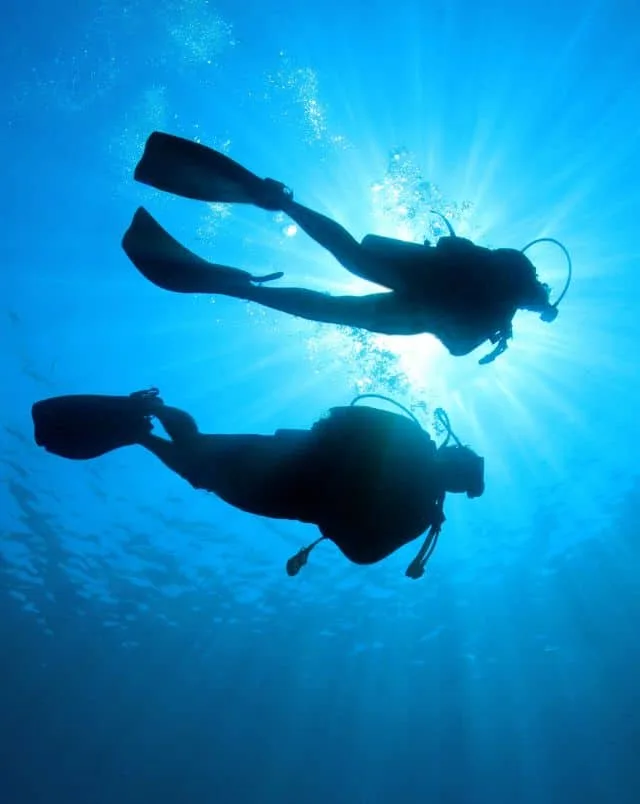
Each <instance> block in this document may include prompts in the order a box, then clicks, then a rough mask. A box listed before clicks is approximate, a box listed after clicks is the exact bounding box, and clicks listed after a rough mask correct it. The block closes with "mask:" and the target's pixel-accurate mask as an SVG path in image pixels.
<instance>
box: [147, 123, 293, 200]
mask: <svg viewBox="0 0 640 804" xmlns="http://www.w3.org/2000/svg"><path fill="white" fill-rule="evenodd" d="M134 178H135V179H136V181H139V182H142V183H143V184H148V185H150V186H151V187H155V188H156V189H157V190H163V191H164V192H168V193H173V194H174V195H179V196H182V197H183V198H193V199H195V200H196V201H208V202H216V201H218V202H222V203H233V204H253V205H255V206H258V207H262V208H263V209H272V210H280V209H282V208H283V204H284V203H286V200H287V199H290V198H291V197H292V196H291V193H290V191H288V190H286V188H285V186H284V184H281V183H280V182H276V181H274V180H273V179H261V178H260V177H259V176H256V174H255V173H252V172H251V171H250V170H247V168H245V167H243V166H242V165H240V164H238V162H235V161H234V160H233V159H231V158H230V157H228V156H226V154H223V153H220V151H216V150H214V149H213V148H208V147H207V146H206V145H202V144H201V143H199V142H194V141H193V140H186V139H183V138H182V137H176V136H175V135H173V134H165V133H164V132H162V131H154V132H153V133H152V134H151V135H150V136H149V138H148V139H147V142H146V145H145V148H144V153H143V154H142V158H141V159H140V161H139V163H138V165H137V167H136V169H135V172H134Z"/></svg>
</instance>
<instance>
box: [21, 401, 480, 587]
mask: <svg viewBox="0 0 640 804" xmlns="http://www.w3.org/2000/svg"><path fill="white" fill-rule="evenodd" d="M365 396H375V395H365ZM363 398H364V397H356V399H355V400H353V402H352V403H351V404H350V405H348V406H343V407H334V408H331V409H330V410H329V412H328V414H327V415H326V416H324V417H322V418H320V419H319V420H318V421H316V422H315V424H313V426H312V427H311V428H309V429H307V430H302V429H298V430H277V431H276V432H275V433H274V434H273V435H216V434H205V433H201V432H200V431H199V429H198V426H197V424H196V422H195V421H194V419H193V418H192V417H191V416H190V415H189V414H188V413H186V412H185V411H182V410H180V409H178V408H175V407H170V406H168V405H165V404H164V402H163V401H162V400H161V399H160V397H159V395H158V391H157V389H150V390H148V391H138V392H135V393H133V394H130V395H129V396H100V395H74V396H59V397H52V398H49V399H44V400H42V401H39V402H36V403H35V404H34V405H33V407H32V418H33V423H34V437H35V441H36V443H37V444H38V445H39V446H42V447H44V448H45V449H46V450H47V451H49V452H51V453H54V454H56V455H59V456H62V457H65V458H69V459H74V460H89V459H92V458H97V457H98V456H101V455H104V454H106V453H107V452H110V451H112V450H115V449H119V448H121V447H126V446H133V445H139V446H141V447H143V448H144V449H146V450H148V451H149V452H151V453H152V454H153V455H155V456H156V457H157V458H159V459H160V461H162V463H163V464H164V465H165V466H166V467H168V468H169V469H171V470H172V471H173V472H175V473H177V474H178V475H179V476H180V477H182V478H184V479H185V480H186V481H187V482H188V483H190V484H191V485H192V486H193V487H194V488H196V489H205V490H206V491H209V492H212V493H213V494H215V495H217V496H218V497H219V498H221V499H222V500H224V501H225V502H227V503H228V504H229V505H232V506H235V507H236V508H238V509H240V510H242V511H245V512H247V513H250V514H254V515H257V516H263V517H271V518H274V519H289V520H298V521H300V522H304V523H309V524H313V525H315V526H316V527H317V528H318V530H319V531H320V537H319V538H318V539H317V540H316V541H315V542H314V543H313V544H311V545H309V546H308V547H305V548H303V549H302V550H300V551H299V552H298V553H297V554H296V555H295V556H293V557H292V558H291V559H289V561H288V562H287V567H286V569H287V573H288V574H289V575H296V574H297V573H298V572H299V570H300V569H301V567H302V566H303V565H304V564H306V562H307V559H308V557H309V553H310V552H311V550H312V549H313V548H314V547H315V546H316V545H317V544H318V543H319V542H321V541H323V540H325V539H328V540H330V541H332V542H333V543H334V544H335V545H337V547H338V548H339V549H340V550H341V551H342V553H343V554H344V555H345V556H346V557H347V558H348V559H349V560H350V561H352V562H354V563H356V564H373V563H376V562H378V561H381V560H382V559H384V558H386V557H387V556H389V555H390V554H391V553H393V552H394V551H396V550H398V549H399V548H400V547H402V546H403V545H405V544H408V543H409V542H411V541H413V540H414V539H416V538H417V537H419V536H420V535H422V534H423V533H425V531H426V532H427V535H426V538H425V541H424V543H423V545H422V547H421V548H420V550H419V552H418V554H417V556H416V557H415V558H414V559H413V561H412V562H411V564H410V565H409V567H408V569H407V572H406V574H407V576H408V577H410V578H419V577H420V576H421V575H422V574H423V572H424V566H425V564H426V562H427V560H428V558H429V557H430V555H431V554H432V553H433V550H434V549H435V546H436V543H437V539H438V535H439V533H440V530H441V528H442V525H443V523H444V521H445V516H444V508H443V506H444V500H445V495H446V494H447V492H449V493H466V494H467V496H468V497H470V498H474V497H479V496H480V495H482V494H483V492H484V459H483V458H481V457H480V456H478V455H477V454H476V453H475V452H473V451H472V450H471V449H469V448H468V447H466V446H463V445H462V444H460V442H459V441H458V439H457V438H456V436H455V435H454V434H453V432H452V431H451V427H450V425H449V421H448V418H447V416H446V414H445V413H444V411H442V410H440V409H439V410H438V411H437V414H438V417H439V419H440V421H441V422H442V423H443V424H444V425H445V427H446V430H447V438H446V440H445V441H444V442H443V443H442V444H441V445H440V446H439V447H437V446H436V444H435V442H434V441H433V439H432V438H431V437H430V436H429V435H428V433H427V432H426V431H425V430H424V429H423V428H422V427H421V426H420V424H419V422H418V421H417V419H415V417H413V414H411V413H410V411H407V410H406V408H403V411H404V412H403V413H402V414H398V413H392V412H389V411H387V410H381V409H379V408H375V407H370V406H362V405H357V404H356V403H357V402H359V401H361V400H362V399H363ZM390 401H392V400H390ZM396 404H397V403H396ZM400 407H402V406H400ZM405 414H408V416H407V415H405ZM153 418H155V419H157V420H158V421H159V422H160V423H161V425H162V426H163V428H164V430H165V432H166V433H167V435H168V436H169V438H168V439H167V438H164V437H162V436H159V435H156V434H155V433H154V432H153V421H152V419H153ZM452 438H453V440H454V442H455V443H454V444H453V445H450V444H449V441H450V440H451V439H452Z"/></svg>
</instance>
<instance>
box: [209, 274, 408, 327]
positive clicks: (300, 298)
mask: <svg viewBox="0 0 640 804" xmlns="http://www.w3.org/2000/svg"><path fill="white" fill-rule="evenodd" d="M224 295H226V296H234V297H236V298H240V299H244V300H246V301H252V302H256V303H257V304H260V305H262V306H263V307H269V308H270V309H271V310H278V311H279V312H281V313H287V314H289V315H293V316H297V317H298V318H304V319H306V320H307V321H317V322H318V323H321V324H337V325H338V326H343V327H354V328H356V329H366V330H368V331H369V332H380V333H383V334H388V335H408V334H415V333H416V332H424V330H423V329H415V328H414V327H413V325H412V322H411V321H410V320H409V318H407V316H406V315H405V305H403V304H402V302H401V301H399V300H398V299H397V298H396V297H395V296H396V294H394V293H370V294H368V295H366V296H330V295H329V294H328V293H319V292H318V291H315V290H305V289H303V288H272V287H264V286H261V285H258V286H255V285H249V284H247V285H244V286H240V287H237V288H229V289H228V290H226V291H224Z"/></svg>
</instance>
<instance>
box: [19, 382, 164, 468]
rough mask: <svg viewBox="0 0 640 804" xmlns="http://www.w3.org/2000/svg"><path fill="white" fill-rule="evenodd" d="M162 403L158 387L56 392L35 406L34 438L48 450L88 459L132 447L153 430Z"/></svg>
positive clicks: (70, 456) (56, 453)
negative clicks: (115, 392) (120, 392)
mask: <svg viewBox="0 0 640 804" xmlns="http://www.w3.org/2000/svg"><path fill="white" fill-rule="evenodd" d="M161 405H162V400H161V399H160V398H159V397H158V391H157V390H156V389H155V388H154V389H151V390H149V391H138V392H136V393H133V394H131V395H130V396H99V395H74V396H54V397H50V398H49V399H43V400H41V401H40V402H36V403H35V404H34V405H33V407H32V408H31V417H32V419H33V426H34V438H35V442H36V444H37V445H38V446H40V447H44V448H45V449H46V450H47V452H52V453H53V454H54V455H60V456H61V457H62V458H70V459H72V460H88V459H90V458H97V457H99V456H100V455H105V454H106V453H107V452H111V451H112V450H115V449H119V448H120V447H128V446H131V445H133V444H136V443H138V442H139V439H140V438H142V437H143V436H145V435H147V434H149V433H150V432H151V430H152V424H151V418H150V417H151V416H152V414H153V412H154V410H155V409H157V408H158V407H159V406H161Z"/></svg>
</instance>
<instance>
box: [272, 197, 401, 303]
mask: <svg viewBox="0 0 640 804" xmlns="http://www.w3.org/2000/svg"><path fill="white" fill-rule="evenodd" d="M283 207H284V212H285V213H286V214H287V215H288V216H289V217H290V218H291V219H292V220H293V221H295V222H296V223H297V224H298V226H299V227H300V228H301V229H302V230H303V231H304V232H306V233H307V234H308V235H309V237H311V238H313V240H315V241H316V243H318V245H320V246H322V247H323V248H325V249H326V250H327V251H328V252H329V253H330V254H332V255H333V256H334V257H335V258H336V260H338V262H339V263H340V265H342V267H343V268H346V269H347V271H349V272H350V273H352V274H355V275H356V276H359V277H360V278H361V279H366V280H368V281H369V282H375V283H377V284H379V285H382V286H383V287H388V288H394V278H393V270H392V266H391V265H390V263H389V262H388V261H385V260H381V259H380V258H379V257H377V256H376V255H374V254H371V252H370V251H368V250H367V249H365V248H363V246H362V245H361V244H360V243H358V241H357V240H356V239H355V238H354V237H353V236H352V235H351V234H349V232H348V231H347V230H346V229H345V228H344V226H341V225H340V224H339V223H336V221H334V220H331V218H328V217H327V216H326V215H322V214H321V213H320V212H315V211H314V210H312V209H309V207H305V206H303V205H302V204H298V203H296V202H295V201H289V202H288V203H286V204H284V205H283Z"/></svg>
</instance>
